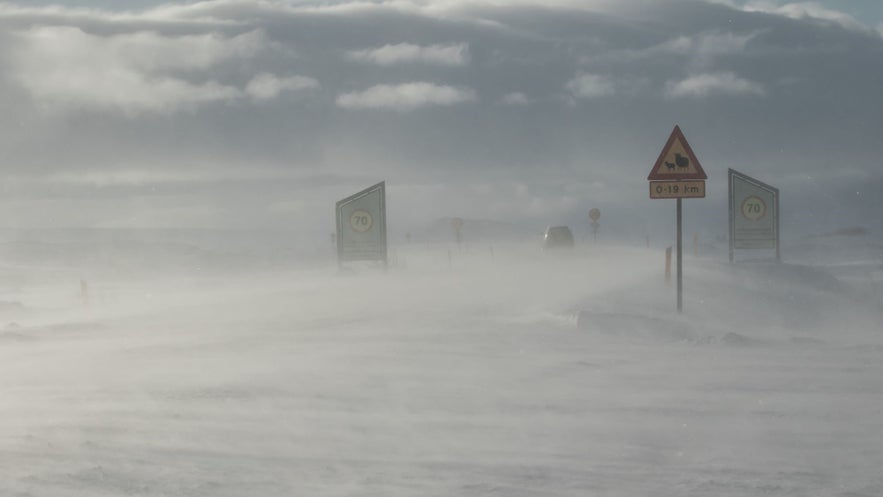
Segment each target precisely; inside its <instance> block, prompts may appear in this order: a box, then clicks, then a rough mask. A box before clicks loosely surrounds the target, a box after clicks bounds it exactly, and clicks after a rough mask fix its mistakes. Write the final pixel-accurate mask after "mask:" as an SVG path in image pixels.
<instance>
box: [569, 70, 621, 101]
mask: <svg viewBox="0 0 883 497" xmlns="http://www.w3.org/2000/svg"><path fill="white" fill-rule="evenodd" d="M567 89H568V90H570V93H572V94H573V96H575V97H577V98H599V97H605V96H608V95H613V94H614V93H616V87H615V86H614V84H613V82H612V81H611V80H610V78H608V77H607V76H602V75H598V74H582V75H580V76H577V77H575V78H573V79H572V80H570V81H568V82H567Z"/></svg>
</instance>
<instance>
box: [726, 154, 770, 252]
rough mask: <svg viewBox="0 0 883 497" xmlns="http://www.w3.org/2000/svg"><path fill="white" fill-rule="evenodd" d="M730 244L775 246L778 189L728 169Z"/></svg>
mask: <svg viewBox="0 0 883 497" xmlns="http://www.w3.org/2000/svg"><path fill="white" fill-rule="evenodd" d="M729 185H730V247H731V248H737V249H778V247H779V190H778V189H777V188H774V187H772V186H770V185H767V184H765V183H763V182H761V181H758V180H756V179H754V178H752V177H750V176H747V175H745V174H742V173H740V172H737V171H734V170H732V169H730V170H729Z"/></svg>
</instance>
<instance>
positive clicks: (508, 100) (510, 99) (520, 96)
mask: <svg viewBox="0 0 883 497" xmlns="http://www.w3.org/2000/svg"><path fill="white" fill-rule="evenodd" d="M502 102H503V103H504V104H506V105H527V104H529V103H530V99H528V98H527V95H525V94H524V93H521V92H517V91H516V92H512V93H507V94H505V95H503V98H502Z"/></svg>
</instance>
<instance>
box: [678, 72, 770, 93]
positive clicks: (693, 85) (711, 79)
mask: <svg viewBox="0 0 883 497" xmlns="http://www.w3.org/2000/svg"><path fill="white" fill-rule="evenodd" d="M765 94H766V92H765V91H764V89H763V87H762V86H761V85H760V84H758V83H755V82H753V81H749V80H747V79H743V78H740V77H738V76H737V75H735V74H733V73H731V72H722V73H713V74H699V75H696V76H691V77H689V78H687V79H684V80H682V81H678V82H677V83H669V84H668V88H667V90H666V96H668V97H670V98H685V97H694V98H702V97H708V96H713V95H727V96H740V95H747V96H763V95H765Z"/></svg>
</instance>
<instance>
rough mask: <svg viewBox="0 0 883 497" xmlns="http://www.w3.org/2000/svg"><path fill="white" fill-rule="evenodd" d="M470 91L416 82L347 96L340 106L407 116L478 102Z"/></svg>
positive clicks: (380, 86) (338, 103) (385, 86)
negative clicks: (421, 110) (411, 112)
mask: <svg viewBox="0 0 883 497" xmlns="http://www.w3.org/2000/svg"><path fill="white" fill-rule="evenodd" d="M476 98H477V97H476V95H475V92H474V91H473V90H471V89H468V88H455V87H453V86H445V85H436V84H432V83H425V82H416V83H405V84H400V85H377V86H372V87H371V88H368V89H367V90H365V91H360V92H352V93H344V94H342V95H340V96H339V97H337V105H338V106H339V107H342V108H344V109H387V110H395V111H399V112H407V111H411V110H415V109H418V108H420V107H427V106H445V105H454V104H459V103H463V102H469V101H473V100H475V99H476Z"/></svg>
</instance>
